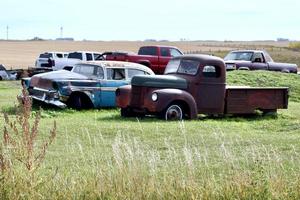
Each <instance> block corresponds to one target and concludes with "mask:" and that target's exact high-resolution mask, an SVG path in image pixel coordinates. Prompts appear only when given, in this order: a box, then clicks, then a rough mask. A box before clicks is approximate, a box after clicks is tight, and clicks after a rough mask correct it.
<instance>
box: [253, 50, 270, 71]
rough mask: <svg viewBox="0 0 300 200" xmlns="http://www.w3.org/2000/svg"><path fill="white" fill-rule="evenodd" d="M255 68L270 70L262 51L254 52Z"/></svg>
mask: <svg viewBox="0 0 300 200" xmlns="http://www.w3.org/2000/svg"><path fill="white" fill-rule="evenodd" d="M251 69H253V70H268V63H267V62H266V60H265V58H264V56H263V54H262V53H254V55H253V58H252V68H251Z"/></svg>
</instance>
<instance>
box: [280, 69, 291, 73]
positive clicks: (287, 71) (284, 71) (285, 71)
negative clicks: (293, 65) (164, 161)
mask: <svg viewBox="0 0 300 200" xmlns="http://www.w3.org/2000/svg"><path fill="white" fill-rule="evenodd" d="M281 72H283V73H290V70H288V69H283V70H281Z"/></svg>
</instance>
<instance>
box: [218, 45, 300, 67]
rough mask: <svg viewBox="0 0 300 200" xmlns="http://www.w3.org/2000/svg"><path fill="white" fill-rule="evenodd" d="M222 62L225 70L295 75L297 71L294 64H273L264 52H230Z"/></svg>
mask: <svg viewBox="0 0 300 200" xmlns="http://www.w3.org/2000/svg"><path fill="white" fill-rule="evenodd" d="M224 60H225V63H226V69H227V70H236V69H239V70H270V71H279V72H286V73H297V70H298V66H297V65H296V64H289V63H277V62H274V61H273V59H272V58H271V56H270V55H269V54H268V53H267V52H266V51H258V50H238V51H231V52H230V53H229V54H228V55H227V56H225V58H224Z"/></svg>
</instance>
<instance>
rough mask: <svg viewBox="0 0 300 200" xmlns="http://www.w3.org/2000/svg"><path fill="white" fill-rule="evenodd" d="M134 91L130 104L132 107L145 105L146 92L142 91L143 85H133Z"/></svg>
mask: <svg viewBox="0 0 300 200" xmlns="http://www.w3.org/2000/svg"><path fill="white" fill-rule="evenodd" d="M131 91H132V93H131V101H130V105H131V106H132V107H140V106H142V105H143V102H144V94H143V91H142V87H139V86H132V90H131Z"/></svg>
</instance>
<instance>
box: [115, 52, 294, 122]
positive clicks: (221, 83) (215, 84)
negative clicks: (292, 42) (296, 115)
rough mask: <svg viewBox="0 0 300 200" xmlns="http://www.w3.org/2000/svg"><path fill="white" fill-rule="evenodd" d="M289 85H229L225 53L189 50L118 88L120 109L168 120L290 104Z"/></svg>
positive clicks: (272, 109) (267, 109) (125, 113)
mask: <svg viewBox="0 0 300 200" xmlns="http://www.w3.org/2000/svg"><path fill="white" fill-rule="evenodd" d="M288 93H289V91H288V88H286V87H281V88H279V87H276V88H275V87H274V88H273V87H247V86H245V87H240V86H227V85H226V65H225V63H224V61H223V60H222V59H221V58H218V57H215V56H208V55H185V56H179V57H176V58H173V59H172V60H170V62H169V63H168V65H167V67H166V70H165V73H164V75H156V76H135V77H133V79H132V81H131V85H127V86H122V87H120V88H118V89H117V90H116V96H117V98H116V104H117V107H119V108H121V115H122V116H124V117H126V116H135V115H156V116H160V117H162V118H164V119H166V120H181V119H183V118H186V119H195V118H197V115H198V114H207V115H224V114H252V113H255V112H256V110H261V111H262V112H263V113H268V112H276V111H277V109H283V108H287V107H288Z"/></svg>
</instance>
